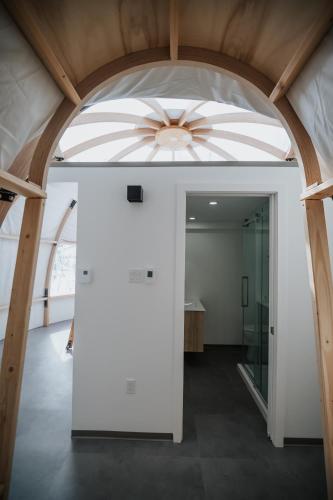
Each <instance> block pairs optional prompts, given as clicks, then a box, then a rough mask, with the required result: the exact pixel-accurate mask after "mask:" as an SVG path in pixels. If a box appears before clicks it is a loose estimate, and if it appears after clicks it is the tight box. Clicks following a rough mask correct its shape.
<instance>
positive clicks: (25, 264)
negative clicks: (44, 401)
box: [0, 198, 45, 499]
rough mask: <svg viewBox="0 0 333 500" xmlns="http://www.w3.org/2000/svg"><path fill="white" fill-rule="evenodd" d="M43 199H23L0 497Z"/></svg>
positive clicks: (3, 401)
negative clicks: (23, 206)
mask: <svg viewBox="0 0 333 500" xmlns="http://www.w3.org/2000/svg"><path fill="white" fill-rule="evenodd" d="M44 203H45V201H44V199H42V198H30V199H27V200H26V202H25V208H24V215H23V221H22V227H21V233H20V240H19V247H18V252H17V259H16V267H15V273H14V280H13V287H12V294H11V300H10V308H9V313H8V320H7V328H6V336H5V343H4V350H3V356H2V364H1V373H0V499H6V498H8V495H9V484H10V475H11V467H12V461H13V453H14V445H15V434H16V425H17V415H18V408H19V400H20V392H21V384H22V374H23V366H24V356H25V350H26V341H27V331H28V326H29V318H30V309H31V300H32V292H33V285H34V279H35V271H36V264H37V257H38V249H39V240H40V234H41V228H42V220H43V212H44Z"/></svg>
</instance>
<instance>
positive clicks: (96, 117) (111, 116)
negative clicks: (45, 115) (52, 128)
mask: <svg viewBox="0 0 333 500" xmlns="http://www.w3.org/2000/svg"><path fill="white" fill-rule="evenodd" d="M109 122H110V123H112V122H117V123H133V124H134V125H147V126H148V127H150V128H154V129H156V130H158V129H160V128H161V126H162V123H161V122H159V121H157V120H152V119H151V118H145V117H143V116H137V115H133V114H131V113H110V112H102V113H81V114H80V115H78V116H77V117H76V118H75V119H74V120H73V121H72V123H71V124H70V127H76V126H77V125H87V124H90V123H109Z"/></svg>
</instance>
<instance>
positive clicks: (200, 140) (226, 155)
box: [193, 137, 237, 161]
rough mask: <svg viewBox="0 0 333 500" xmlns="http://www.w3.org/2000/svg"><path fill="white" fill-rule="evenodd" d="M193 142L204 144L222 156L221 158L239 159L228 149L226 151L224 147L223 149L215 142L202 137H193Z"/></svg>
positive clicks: (228, 159)
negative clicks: (228, 151)
mask: <svg viewBox="0 0 333 500" xmlns="http://www.w3.org/2000/svg"><path fill="white" fill-rule="evenodd" d="M193 142H196V143H197V144H200V146H203V147H204V148H206V149H209V151H212V152H213V153H215V154H216V155H218V156H221V158H223V159H224V160H227V161H237V158H235V157H234V156H232V155H230V154H229V153H227V151H224V149H221V148H220V147H219V146H216V144H213V143H212V142H208V141H207V140H206V139H203V138H202V137H193Z"/></svg>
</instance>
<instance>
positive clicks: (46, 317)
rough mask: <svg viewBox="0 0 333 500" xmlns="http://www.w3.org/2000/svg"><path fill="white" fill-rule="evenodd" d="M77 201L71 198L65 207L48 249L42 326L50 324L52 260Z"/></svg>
mask: <svg viewBox="0 0 333 500" xmlns="http://www.w3.org/2000/svg"><path fill="white" fill-rule="evenodd" d="M76 203H77V201H76V200H72V201H71V203H70V204H69V206H68V207H67V208H66V210H65V212H64V215H63V216H62V218H61V220H60V223H59V226H58V228H57V231H56V234H55V237H54V243H53V245H52V248H51V251H50V256H49V260H48V263H47V268H46V275H45V284H44V289H45V291H44V296H45V297H46V300H45V301H44V322H43V324H44V326H48V325H49V324H50V304H49V296H50V287H51V278H52V271H53V266H54V260H55V256H56V253H57V248H58V246H59V242H60V241H61V235H62V233H63V231H64V228H65V226H66V223H67V221H68V219H69V217H70V216H71V214H72V213H73V208H74V207H75V206H76Z"/></svg>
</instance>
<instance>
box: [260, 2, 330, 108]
mask: <svg viewBox="0 0 333 500" xmlns="http://www.w3.org/2000/svg"><path fill="white" fill-rule="evenodd" d="M332 23H333V6H332V3H331V2H327V4H326V8H325V10H324V12H322V13H321V15H320V16H319V17H318V19H317V20H316V21H315V22H314V23H313V24H312V26H311V27H310V28H309V30H308V31H307V33H306V34H305V36H304V39H303V40H302V43H301V44H300V45H299V47H298V49H297V50H296V52H295V54H294V56H293V57H292V58H291V60H290V61H289V63H288V65H287V66H286V68H285V70H284V71H283V73H282V75H281V76H280V78H279V81H278V82H277V83H276V85H275V87H274V89H273V91H272V93H271V95H270V97H269V98H270V100H271V101H272V102H276V101H278V100H279V99H280V98H281V97H282V96H284V95H285V94H286V92H288V90H289V88H290V87H291V85H292V84H293V83H294V81H295V80H296V78H297V77H298V75H299V74H300V72H301V71H302V69H303V67H304V66H305V64H306V63H307V61H308V60H309V59H310V57H311V56H312V54H313V52H314V51H315V49H316V48H317V46H318V45H319V43H320V42H321V41H322V39H323V38H324V36H325V35H326V33H327V32H328V30H329V29H330V27H331V26H332Z"/></svg>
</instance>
